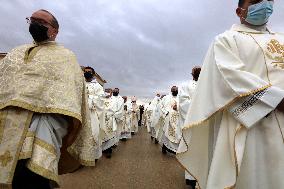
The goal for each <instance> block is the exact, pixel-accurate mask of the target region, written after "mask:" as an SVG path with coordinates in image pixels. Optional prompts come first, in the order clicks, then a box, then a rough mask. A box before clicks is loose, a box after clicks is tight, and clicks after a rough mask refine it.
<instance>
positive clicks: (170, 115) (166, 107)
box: [162, 95, 181, 152]
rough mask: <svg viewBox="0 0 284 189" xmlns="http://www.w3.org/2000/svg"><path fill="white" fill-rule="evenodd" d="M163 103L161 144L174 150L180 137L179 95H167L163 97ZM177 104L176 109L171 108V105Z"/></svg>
mask: <svg viewBox="0 0 284 189" xmlns="http://www.w3.org/2000/svg"><path fill="white" fill-rule="evenodd" d="M164 98H165V99H164V103H163V105H162V112H163V116H164V118H165V122H164V126H163V131H164V134H163V139H162V140H163V144H164V145H165V146H166V147H167V148H168V149H170V150H172V151H174V152H176V151H177V148H178V144H179V142H180V139H181V127H180V121H179V120H180V113H179V97H178V96H176V97H174V96H172V95H167V96H165V97H164ZM174 105H177V110H174V109H173V106H174Z"/></svg>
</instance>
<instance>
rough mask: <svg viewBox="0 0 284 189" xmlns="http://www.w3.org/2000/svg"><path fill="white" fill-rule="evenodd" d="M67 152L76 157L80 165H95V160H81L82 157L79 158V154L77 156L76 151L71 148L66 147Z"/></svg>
mask: <svg viewBox="0 0 284 189" xmlns="http://www.w3.org/2000/svg"><path fill="white" fill-rule="evenodd" d="M67 152H68V153H69V154H70V155H71V156H72V157H73V158H74V159H76V160H77V161H78V162H79V163H80V164H81V165H84V166H89V167H91V166H95V164H96V162H95V161H93V160H83V159H82V158H80V155H79V156H78V155H77V154H78V153H77V152H75V150H74V149H72V148H68V149H67Z"/></svg>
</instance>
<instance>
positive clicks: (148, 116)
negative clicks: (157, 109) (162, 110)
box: [144, 104, 151, 133]
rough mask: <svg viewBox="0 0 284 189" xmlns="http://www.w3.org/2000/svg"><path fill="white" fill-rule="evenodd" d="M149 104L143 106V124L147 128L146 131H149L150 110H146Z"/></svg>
mask: <svg viewBox="0 0 284 189" xmlns="http://www.w3.org/2000/svg"><path fill="white" fill-rule="evenodd" d="M150 105H151V104H147V106H146V107H145V111H144V114H145V116H144V126H146V128H147V132H148V133H151V128H150V119H151V113H150V111H148V109H150V108H151V107H150Z"/></svg>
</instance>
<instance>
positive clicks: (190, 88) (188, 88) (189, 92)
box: [179, 80, 197, 180]
mask: <svg viewBox="0 0 284 189" xmlns="http://www.w3.org/2000/svg"><path fill="white" fill-rule="evenodd" d="M196 85H197V82H196V81H194V80H190V82H186V83H183V84H182V85H181V86H180V87H179V112H180V126H181V128H182V127H183V126H184V121H185V118H186V115H187V113H188V109H189V105H190V101H191V99H192V97H193V94H194V91H195V88H196ZM185 179H189V180H194V178H193V177H192V176H191V175H190V174H189V173H188V172H187V171H185Z"/></svg>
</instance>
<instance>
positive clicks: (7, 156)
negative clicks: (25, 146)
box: [0, 150, 13, 167]
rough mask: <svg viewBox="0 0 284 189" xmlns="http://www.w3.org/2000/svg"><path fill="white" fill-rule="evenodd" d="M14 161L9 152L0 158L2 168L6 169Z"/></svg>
mask: <svg viewBox="0 0 284 189" xmlns="http://www.w3.org/2000/svg"><path fill="white" fill-rule="evenodd" d="M12 160H13V157H12V156H11V154H10V152H9V151H8V150H7V151H6V152H5V153H4V154H3V155H1V156H0V163H1V166H2V167H6V166H7V165H8V163H10V162H11V161H12Z"/></svg>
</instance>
